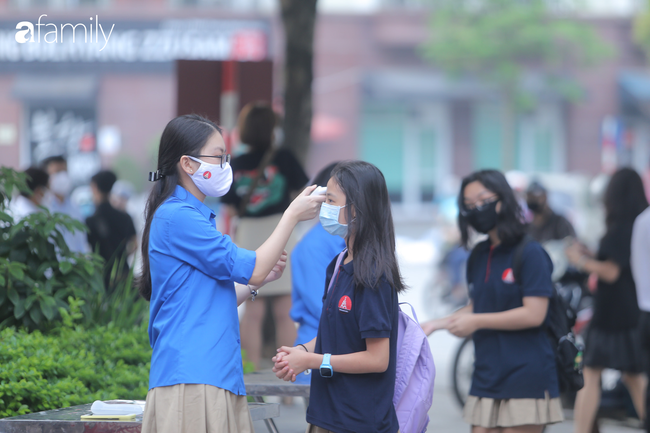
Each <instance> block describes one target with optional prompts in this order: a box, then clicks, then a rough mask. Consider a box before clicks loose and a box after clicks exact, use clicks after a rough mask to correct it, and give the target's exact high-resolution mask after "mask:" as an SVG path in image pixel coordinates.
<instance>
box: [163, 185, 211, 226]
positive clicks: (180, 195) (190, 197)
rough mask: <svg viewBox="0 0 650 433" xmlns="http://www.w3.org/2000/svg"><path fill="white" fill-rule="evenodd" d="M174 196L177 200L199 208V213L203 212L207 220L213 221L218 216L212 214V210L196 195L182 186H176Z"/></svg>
mask: <svg viewBox="0 0 650 433" xmlns="http://www.w3.org/2000/svg"><path fill="white" fill-rule="evenodd" d="M172 195H173V196H174V197H176V198H177V199H179V200H181V201H184V202H185V203H187V204H189V205H191V206H194V207H195V208H197V209H198V210H199V212H201V213H202V214H203V216H205V217H206V218H207V219H211V218H214V217H215V216H216V215H215V214H214V212H212V209H210V208H209V207H207V206H206V205H205V204H204V203H203V202H202V201H200V200H199V199H198V198H196V197H194V194H192V193H190V192H189V191H188V190H186V189H185V188H183V187H182V186H180V185H176V189H175V190H174V193H173V194H172Z"/></svg>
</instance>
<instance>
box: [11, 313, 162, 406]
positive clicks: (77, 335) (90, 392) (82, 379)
mask: <svg viewBox="0 0 650 433" xmlns="http://www.w3.org/2000/svg"><path fill="white" fill-rule="evenodd" d="M33 311H38V310H33ZM32 319H37V317H34V318H32ZM150 359H151V348H150V347H149V342H148V337H147V332H146V327H145V326H142V327H140V328H137V329H131V330H128V331H126V330H117V329H112V328H108V327H97V328H94V329H92V330H86V329H84V328H81V327H80V328H75V329H64V330H61V331H60V332H55V333H51V334H48V335H44V334H41V333H40V332H38V331H36V332H32V333H28V332H26V331H24V330H16V329H14V328H7V329H4V330H2V331H0V365H2V368H1V369H0V418H3V417H9V416H16V415H21V414H25V413H30V412H38V411H42V410H49V409H58V408H61V407H67V406H71V405H76V404H82V403H88V402H90V401H94V400H109V399H115V398H128V399H138V400H142V399H144V398H145V396H146V394H147V390H148V380H149V362H150Z"/></svg>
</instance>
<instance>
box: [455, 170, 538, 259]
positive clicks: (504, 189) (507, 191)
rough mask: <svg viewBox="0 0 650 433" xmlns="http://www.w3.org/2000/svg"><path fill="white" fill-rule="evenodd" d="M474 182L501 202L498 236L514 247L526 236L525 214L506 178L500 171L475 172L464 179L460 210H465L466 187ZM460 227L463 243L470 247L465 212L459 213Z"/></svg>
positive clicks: (460, 194)
mask: <svg viewBox="0 0 650 433" xmlns="http://www.w3.org/2000/svg"><path fill="white" fill-rule="evenodd" d="M472 182H480V183H481V184H482V185H483V186H484V187H485V188H487V189H488V190H490V191H492V192H493V193H495V194H496V195H497V196H498V197H499V200H500V201H501V210H500V212H499V214H498V215H497V234H498V236H499V240H500V241H501V242H502V243H504V244H508V245H514V244H516V243H517V242H519V241H520V240H521V238H522V237H523V236H524V234H526V227H525V225H524V220H523V212H522V210H521V206H519V202H517V198H516V197H515V193H514V192H513V191H512V188H510V185H509V184H508V181H507V180H506V177H505V176H504V175H503V173H501V172H500V171H498V170H481V171H475V172H474V173H472V174H470V175H469V176H467V177H465V178H464V179H463V182H462V183H461V186H460V193H459V194H458V209H459V210H460V211H462V210H466V208H465V196H464V194H465V187H467V185H469V184H470V183H472ZM458 227H459V228H460V234H461V243H462V244H463V245H464V246H465V248H468V246H469V222H468V221H467V217H466V216H465V215H463V212H458Z"/></svg>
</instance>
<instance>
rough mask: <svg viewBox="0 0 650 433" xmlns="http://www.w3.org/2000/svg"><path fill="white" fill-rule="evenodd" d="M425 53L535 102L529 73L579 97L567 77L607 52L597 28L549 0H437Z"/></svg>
mask: <svg viewBox="0 0 650 433" xmlns="http://www.w3.org/2000/svg"><path fill="white" fill-rule="evenodd" d="M434 3H435V6H436V7H435V12H434V14H433V17H432V18H431V22H430V39H429V40H428V41H427V43H426V44H425V45H424V46H423V50H422V52H423V54H424V56H425V57H426V58H427V59H429V60H430V61H431V62H433V63H434V64H435V65H437V66H439V67H440V68H441V69H443V70H444V71H446V72H448V73H449V74H451V75H453V76H459V75H460V76H470V77H474V78H479V79H480V80H483V81H485V82H487V83H489V84H492V85H493V86H495V87H496V88H497V89H498V90H499V91H500V92H501V93H505V94H506V96H508V97H512V98H514V100H515V102H516V105H517V106H518V107H519V108H531V107H532V105H534V103H535V96H534V95H533V94H531V93H530V92H526V90H525V89H524V88H522V83H523V82H524V81H525V79H526V74H527V73H529V72H535V73H536V74H540V75H542V76H543V77H544V78H545V79H546V82H547V85H550V86H552V87H554V88H555V89H556V91H558V92H559V93H560V94H561V95H563V96H565V97H568V98H576V97H577V96H578V95H579V91H578V88H577V87H576V86H574V85H571V82H570V81H569V80H568V78H569V74H570V71H571V70H572V69H573V68H576V67H584V66H587V65H592V64H594V63H595V62H597V61H598V60H600V59H602V58H604V57H605V56H607V55H608V53H609V48H608V47H607V45H606V44H605V43H604V41H602V40H601V39H600V38H599V37H598V36H597V35H596V34H595V32H594V30H593V28H592V27H591V26H590V25H589V24H587V23H585V22H582V21H580V20H578V19H576V18H571V17H568V16H563V15H560V14H559V13H557V11H554V10H553V9H552V8H551V7H550V6H549V4H550V3H551V2H548V1H545V0H489V1H476V0H436V1H435V2H434Z"/></svg>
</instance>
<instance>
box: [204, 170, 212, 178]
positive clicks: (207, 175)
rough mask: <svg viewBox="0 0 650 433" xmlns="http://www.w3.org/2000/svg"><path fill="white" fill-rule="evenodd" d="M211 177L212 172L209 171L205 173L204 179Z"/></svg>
mask: <svg viewBox="0 0 650 433" xmlns="http://www.w3.org/2000/svg"><path fill="white" fill-rule="evenodd" d="M211 177H212V173H210V172H209V171H206V172H205V173H203V179H210V178H211Z"/></svg>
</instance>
